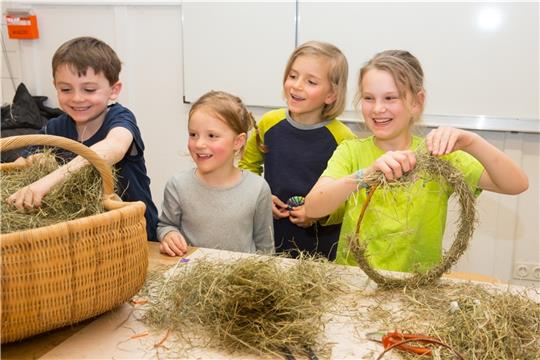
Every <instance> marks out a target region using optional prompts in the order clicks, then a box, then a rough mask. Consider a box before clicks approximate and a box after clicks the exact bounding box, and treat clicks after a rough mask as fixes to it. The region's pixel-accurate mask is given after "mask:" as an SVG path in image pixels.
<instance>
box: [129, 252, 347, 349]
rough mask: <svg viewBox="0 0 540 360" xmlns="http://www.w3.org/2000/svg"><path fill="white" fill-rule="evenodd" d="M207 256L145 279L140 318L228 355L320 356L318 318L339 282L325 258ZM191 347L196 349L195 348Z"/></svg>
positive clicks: (321, 327) (321, 344) (321, 323)
mask: <svg viewBox="0 0 540 360" xmlns="http://www.w3.org/2000/svg"><path fill="white" fill-rule="evenodd" d="M283 262H284V260H283V258H280V257H266V256H249V257H246V258H242V259H238V260H232V261H228V262H216V261H211V260H208V259H205V258H202V259H197V260H194V261H193V262H192V263H189V264H181V265H179V266H178V268H177V269H176V271H175V273H174V274H173V275H166V276H163V277H160V276H159V271H160V270H157V272H153V273H151V274H150V275H149V278H148V280H147V283H146V286H145V288H144V289H143V290H142V291H141V293H140V294H139V295H138V296H139V297H141V296H143V297H144V296H146V297H148V298H149V303H148V304H147V305H144V306H143V308H144V309H145V310H144V311H145V312H144V316H143V317H142V319H143V321H145V322H146V323H147V324H149V325H150V326H151V327H153V328H154V329H157V330H164V329H172V330H175V332H176V335H177V336H178V337H180V339H181V340H180V343H182V344H184V345H185V346H188V345H189V344H193V343H194V342H195V343H197V344H198V346H201V342H202V343H203V345H202V346H204V347H213V348H216V349H222V350H226V351H228V352H231V353H233V352H249V353H254V354H257V355H268V354H273V355H279V356H281V355H283V354H286V353H287V352H290V353H304V354H305V353H306V352H307V351H309V350H313V351H315V352H321V351H324V348H325V344H324V339H323V337H322V334H323V331H324V326H325V321H324V319H323V318H324V315H325V313H326V312H327V311H328V310H329V308H330V307H331V305H332V299H334V297H336V296H337V295H338V294H339V292H340V289H341V286H342V284H341V282H340V281H339V280H338V276H337V274H336V272H335V267H333V266H332V265H331V264H330V263H329V262H328V261H325V260H322V259H315V258H307V257H305V256H302V257H301V258H300V259H298V260H297V261H294V262H291V263H287V264H286V266H284V264H283ZM193 346H194V345H193Z"/></svg>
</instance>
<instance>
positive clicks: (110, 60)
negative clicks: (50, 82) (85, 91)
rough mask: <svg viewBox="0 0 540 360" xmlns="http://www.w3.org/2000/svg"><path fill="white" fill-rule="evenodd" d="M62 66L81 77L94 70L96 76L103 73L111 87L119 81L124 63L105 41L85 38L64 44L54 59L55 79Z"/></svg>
mask: <svg viewBox="0 0 540 360" xmlns="http://www.w3.org/2000/svg"><path fill="white" fill-rule="evenodd" d="M62 65H69V66H70V67H71V68H72V69H73V70H74V71H77V74H78V75H79V76H84V75H86V70H87V69H88V68H92V69H93V70H94V72H95V73H96V74H99V73H102V74H103V75H104V76H105V77H106V78H107V80H109V84H110V85H114V84H116V83H117V82H118V80H119V75H120V70H121V69H122V63H121V62H120V59H119V58H118V56H117V55H116V53H115V52H114V50H113V49H112V48H111V47H110V46H109V45H107V44H106V43H104V42H103V41H101V40H99V39H96V38H93V37H89V36H83V37H78V38H75V39H71V40H69V41H66V42H65V43H63V44H62V45H61V46H60V47H59V48H58V50H56V52H55V53H54V56H53V58H52V71H53V79H54V78H55V73H56V70H57V69H58V68H59V67H60V66H62Z"/></svg>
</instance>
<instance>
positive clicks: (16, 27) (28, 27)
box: [6, 14, 39, 39]
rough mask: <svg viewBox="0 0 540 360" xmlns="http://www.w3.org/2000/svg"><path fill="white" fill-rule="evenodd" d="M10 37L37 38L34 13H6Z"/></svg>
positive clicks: (37, 32)
mask: <svg viewBox="0 0 540 360" xmlns="http://www.w3.org/2000/svg"><path fill="white" fill-rule="evenodd" d="M6 23H7V28H8V36H9V38H10V39H38V38H39V31H38V24H37V17H36V15H30V14H22V15H21V14H6Z"/></svg>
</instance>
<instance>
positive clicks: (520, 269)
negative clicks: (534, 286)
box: [513, 263, 540, 281]
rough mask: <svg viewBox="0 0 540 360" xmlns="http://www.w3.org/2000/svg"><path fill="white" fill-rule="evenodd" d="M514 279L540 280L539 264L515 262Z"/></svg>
mask: <svg viewBox="0 0 540 360" xmlns="http://www.w3.org/2000/svg"><path fill="white" fill-rule="evenodd" d="M513 277H514V279H519V280H533V281H540V264H532V263H517V264H515V265H514V276H513Z"/></svg>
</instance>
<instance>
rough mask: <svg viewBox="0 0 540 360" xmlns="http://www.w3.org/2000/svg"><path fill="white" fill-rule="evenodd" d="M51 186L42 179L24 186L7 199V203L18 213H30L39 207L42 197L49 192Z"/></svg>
mask: <svg viewBox="0 0 540 360" xmlns="http://www.w3.org/2000/svg"><path fill="white" fill-rule="evenodd" d="M50 189H51V186H50V185H49V183H48V181H47V179H46V178H42V179H40V180H38V181H36V182H34V183H32V184H30V185H28V186H25V187H23V188H21V189H19V190H17V192H15V193H13V194H12V195H10V196H9V197H8V198H7V202H8V203H9V204H11V205H13V206H15V207H16V208H17V210H19V211H23V212H30V211H32V210H34V209H36V208H39V207H40V206H41V201H42V200H43V197H44V196H45V195H46V194H47V193H48V192H49V190H50Z"/></svg>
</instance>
